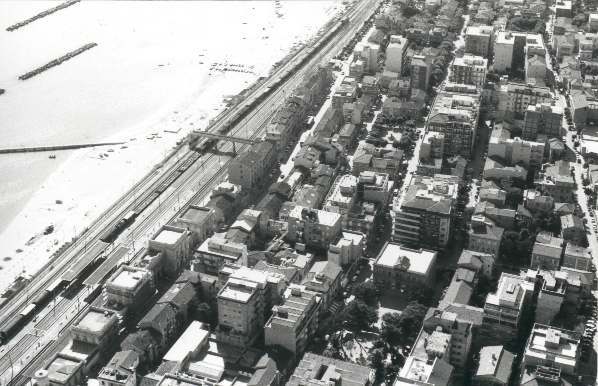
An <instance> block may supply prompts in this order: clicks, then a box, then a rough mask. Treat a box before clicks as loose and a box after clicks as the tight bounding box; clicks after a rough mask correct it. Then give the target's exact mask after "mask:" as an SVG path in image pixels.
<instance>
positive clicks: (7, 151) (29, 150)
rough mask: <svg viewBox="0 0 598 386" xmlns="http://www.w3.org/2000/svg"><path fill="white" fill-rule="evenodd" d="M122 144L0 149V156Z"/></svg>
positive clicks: (104, 143)
mask: <svg viewBox="0 0 598 386" xmlns="http://www.w3.org/2000/svg"><path fill="white" fill-rule="evenodd" d="M124 143H125V142H99V143H80V144H76V145H56V146H36V147H13V148H8V149H0V154H11V153H32V152H40V151H56V150H73V149H82V148H84V147H96V146H114V145H122V144H124Z"/></svg>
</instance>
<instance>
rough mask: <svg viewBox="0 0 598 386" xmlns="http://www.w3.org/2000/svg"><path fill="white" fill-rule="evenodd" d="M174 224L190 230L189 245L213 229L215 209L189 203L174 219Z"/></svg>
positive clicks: (195, 242)
mask: <svg viewBox="0 0 598 386" xmlns="http://www.w3.org/2000/svg"><path fill="white" fill-rule="evenodd" d="M174 225H175V226H177V227H179V228H183V229H188V230H190V231H191V245H192V246H195V245H197V244H198V243H201V242H203V241H204V240H205V239H207V238H208V237H209V236H210V235H211V234H212V232H213V231H214V229H215V226H216V219H215V211H214V209H212V208H207V207H202V206H197V205H189V206H188V207H187V208H186V209H185V210H184V211H183V213H182V214H181V215H180V216H179V217H178V218H177V219H176V220H175V222H174Z"/></svg>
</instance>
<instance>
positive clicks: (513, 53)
mask: <svg viewBox="0 0 598 386" xmlns="http://www.w3.org/2000/svg"><path fill="white" fill-rule="evenodd" d="M533 55H541V56H544V55H546V49H545V47H544V41H543V39H542V35H539V34H529V33H524V32H512V31H499V32H498V34H497V36H496V40H495V41H494V63H493V64H492V66H493V68H494V70H495V71H498V72H505V71H509V70H510V69H511V68H515V67H516V68H521V69H523V68H524V67H525V60H526V57H528V56H533Z"/></svg>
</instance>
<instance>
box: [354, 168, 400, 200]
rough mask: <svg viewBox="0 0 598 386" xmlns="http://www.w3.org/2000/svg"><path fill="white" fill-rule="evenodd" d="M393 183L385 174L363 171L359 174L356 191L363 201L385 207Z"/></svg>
mask: <svg viewBox="0 0 598 386" xmlns="http://www.w3.org/2000/svg"><path fill="white" fill-rule="evenodd" d="M393 185H394V183H393V181H391V180H390V178H389V175H388V174H387V173H376V172H372V171H363V172H361V173H360V174H359V185H358V191H359V192H361V194H362V198H363V200H364V201H367V202H373V203H375V204H379V205H380V206H381V207H386V206H387V205H388V202H389V200H390V197H391V192H392V188H393Z"/></svg>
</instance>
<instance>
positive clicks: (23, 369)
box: [0, 0, 378, 384]
mask: <svg viewBox="0 0 598 386" xmlns="http://www.w3.org/2000/svg"><path fill="white" fill-rule="evenodd" d="M377 4H378V1H377V0H368V1H364V2H362V3H360V4H359V5H357V6H356V7H355V8H354V9H352V10H351V11H350V12H349V14H347V15H345V16H346V17H347V18H348V20H349V23H347V26H346V27H344V29H343V31H341V33H339V34H337V35H335V36H334V38H332V39H331V40H330V41H329V42H328V43H327V44H325V45H324V46H323V47H322V48H321V49H320V50H319V52H317V53H316V54H315V55H314V56H313V57H312V58H311V59H310V60H309V61H308V62H306V63H304V64H303V65H302V66H300V67H299V68H297V69H296V70H295V72H294V73H293V75H292V76H290V77H289V78H288V79H287V80H286V81H285V82H284V83H282V84H281V85H279V87H278V89H277V90H276V91H274V92H272V93H271V94H270V95H269V96H268V97H267V98H265V99H264V100H263V101H262V102H261V103H260V104H259V105H258V106H256V107H255V108H254V109H253V110H252V111H251V112H250V113H248V114H247V116H246V117H245V118H243V119H242V120H241V121H240V122H238V123H237V124H236V125H235V126H234V127H233V128H232V130H231V131H230V135H234V136H244V137H247V138H249V139H257V138H259V137H260V136H261V135H263V132H264V131H265V127H266V125H267V123H268V121H269V119H270V117H271V116H272V115H273V114H274V112H275V111H276V109H277V108H278V107H279V106H280V105H281V104H282V103H283V102H284V99H285V96H288V95H290V94H291V93H292V91H293V90H294V89H295V88H296V87H297V86H298V85H299V84H301V83H302V81H303V80H304V79H305V78H306V77H307V76H308V75H309V74H310V73H311V72H312V71H313V70H314V69H315V68H317V66H318V65H320V64H321V63H326V62H328V61H329V60H330V59H331V58H332V57H333V56H334V55H336V54H337V53H338V51H339V50H340V48H342V47H343V46H344V45H346V44H347V43H348V42H349V41H350V40H351V39H352V38H353V36H354V34H355V32H356V31H357V30H358V29H359V27H361V25H362V24H363V22H364V21H365V20H366V19H368V17H369V16H370V15H371V13H372V12H373V11H374V10H375V9H376V5H377ZM288 66H293V63H292V58H291V59H290V61H289V63H286V64H284V65H282V66H281V67H279V68H277V69H276V71H274V72H273V73H272V76H271V78H270V79H269V80H267V81H265V82H264V83H263V84H261V85H260V86H259V87H257V88H256V90H255V91H254V92H255V93H256V94H257V93H259V92H260V91H261V90H260V89H263V88H266V87H269V84H270V83H269V81H270V80H272V81H274V80H275V79H276V74H277V73H278V71H284V70H285V69H288V68H293V67H288ZM234 112H235V111H234V108H232V109H231V110H230V111H229V112H228V113H227V114H228V115H230V116H232V115H233V114H234ZM227 114H225V115H227ZM225 122H226V118H223V119H221V120H219V121H218V122H216V123H215V124H214V125H213V127H211V128H210V131H212V132H216V130H218V128H219V127H220V126H222V125H224V124H225ZM247 146H248V145H242V146H241V148H240V149H239V151H242V150H244V149H245V148H246V147H247ZM219 148H220V150H221V151H222V152H227V151H230V150H232V145H231V144H230V143H223V144H221V145H220V146H219ZM190 154H191V153H189V151H188V150H187V149H186V148H185V147H182V148H181V149H179V151H178V152H176V153H174V154H173V155H172V157H171V159H170V160H169V161H165V163H164V166H163V167H162V169H161V170H158V171H156V172H154V173H151V174H150V175H148V177H146V178H145V179H144V181H141V182H140V183H139V184H138V185H137V186H136V188H134V189H132V190H131V191H130V192H129V193H127V194H126V195H125V196H124V197H123V198H122V199H121V200H120V201H119V202H118V203H117V204H115V205H114V206H113V207H112V208H111V209H109V210H108V212H107V213H106V214H105V215H104V216H102V217H101V218H100V219H99V220H98V221H97V222H96V223H95V224H94V225H92V226H91V227H90V229H89V230H88V231H87V232H86V233H85V234H84V235H82V237H81V238H79V240H78V241H77V242H75V243H74V244H73V245H72V246H71V247H70V248H68V249H67V250H66V251H65V253H63V254H62V255H60V256H58V258H57V259H56V260H55V261H53V262H52V265H51V266H52V268H51V269H47V270H43V271H41V272H40V273H39V275H38V277H36V278H35V280H33V282H32V283H31V285H30V287H31V288H29V289H27V290H26V291H27V292H29V293H32V291H36V290H37V291H39V290H40V289H43V288H45V287H44V286H45V285H48V283H51V282H52V280H56V278H59V277H61V275H62V274H63V273H64V272H65V271H66V270H67V269H68V267H69V266H72V265H73V264H74V263H75V262H76V261H78V260H79V259H81V258H83V257H84V255H85V249H84V248H85V247H86V248H90V245H92V244H94V243H95V242H96V241H97V238H98V237H99V234H101V232H102V231H104V230H105V229H108V227H109V226H112V225H113V224H114V223H115V222H116V221H118V219H119V218H121V217H122V215H123V214H124V213H126V211H127V210H129V209H130V207H132V206H133V205H134V203H135V202H138V200H140V199H143V194H144V192H146V191H151V189H152V187H153V186H155V184H157V183H159V182H160V178H161V177H163V176H165V175H167V174H168V172H169V171H170V170H173V169H176V168H177V167H178V166H179V165H180V164H181V163H183V162H185V161H186V160H187V159H188V157H189V156H190ZM231 161H232V158H228V157H222V156H220V155H216V154H211V153H206V154H203V155H202V156H201V157H200V158H199V160H198V161H197V162H195V164H194V165H193V166H192V167H190V168H189V169H188V170H186V171H185V173H184V174H183V175H181V177H180V178H178V179H176V180H175V181H174V182H173V183H172V185H171V186H170V187H169V188H168V189H167V190H166V191H165V192H164V193H163V194H162V195H161V196H160V199H159V200H156V201H155V202H154V203H153V204H152V205H150V206H149V207H148V208H147V210H145V211H144V212H143V213H141V214H140V216H139V217H138V218H137V220H136V221H135V222H134V223H133V224H132V226H131V228H130V229H129V231H127V232H125V233H124V234H123V235H122V236H121V237H120V238H119V239H117V240H116V241H115V243H114V244H113V245H112V246H110V247H109V248H108V249H107V250H106V253H110V251H111V250H113V249H114V248H118V247H119V246H121V245H127V246H129V247H130V248H131V250H132V251H134V250H135V248H137V249H139V247H141V246H142V245H144V244H145V242H146V241H147V239H148V238H150V237H151V236H152V235H153V234H154V233H155V232H156V231H157V230H158V229H159V228H160V226H161V225H163V224H165V223H167V222H168V221H169V220H170V219H172V218H173V217H175V216H176V215H177V214H178V213H179V211H181V210H183V209H184V208H185V206H186V203H187V202H190V203H200V202H201V201H202V200H203V199H205V197H206V196H207V195H209V193H210V192H211V190H212V188H213V187H214V186H216V185H217V184H218V183H219V182H220V181H223V180H224V179H225V177H226V171H227V168H228V165H229V163H230V162H231ZM132 257H133V253H132V255H131V258H132ZM86 290H89V289H86ZM27 292H22V293H20V294H19V295H18V296H17V297H16V298H15V299H13V300H12V301H11V302H10V304H9V305H7V306H6V308H5V309H3V316H4V315H11V314H14V313H15V312H17V311H18V310H20V309H21V308H20V307H23V306H25V305H26V304H27V297H26V293H27ZM71 309H72V310H75V308H74V306H73V307H71ZM76 309H77V310H78V309H79V308H78V306H77V308H76ZM42 312H46V310H43V311H42ZM74 313H75V312H74V311H71V312H70V313H69V312H67V313H66V314H65V315H64V318H65V319H64V320H63V321H61V323H63V326H62V328H61V329H60V331H63V330H64V327H65V326H67V325H68V324H69V323H71V322H72V320H73V319H72V318H73V317H72V316H71V315H73V314H74ZM2 318H3V319H5V318H4V317H2ZM33 328H34V326H33V325H32V324H29V325H27V326H25V328H23V330H22V331H21V332H19V333H18V334H17V335H16V336H15V337H14V338H13V339H12V340H11V341H10V342H9V343H8V346H9V347H12V346H13V345H14V344H18V343H16V342H19V340H20V339H22V337H23V336H24V335H25V334H27V333H31V331H32V329H33ZM37 333H38V334H40V335H41V337H40V340H39V343H40V344H39V347H38V346H37V345H36V346H34V347H31V348H30V349H28V350H27V351H26V352H24V353H23V354H21V357H20V358H17V359H15V358H11V361H12V362H13V363H17V364H18V366H15V367H14V368H13V367H11V370H7V371H5V372H4V373H2V374H0V382H3V381H10V379H11V378H12V377H13V375H14V376H15V377H18V379H19V382H18V383H15V384H21V383H20V382H21V379H24V378H25V377H23V374H24V373H26V374H30V373H31V371H34V370H36V368H33V366H29V362H30V360H31V358H36V361H37V358H39V352H40V351H41V350H43V349H44V348H45V347H47V344H49V343H48V342H51V341H54V340H56V338H57V336H56V332H55V330H54V329H51V330H48V331H37ZM46 354H47V355H51V350H50V351H47V352H45V353H44V355H46ZM0 356H1V354H0ZM6 360H8V359H6V358H0V369H1V368H2V366H1V365H2V363H1V362H2V361H6ZM38 363H39V362H38Z"/></svg>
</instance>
